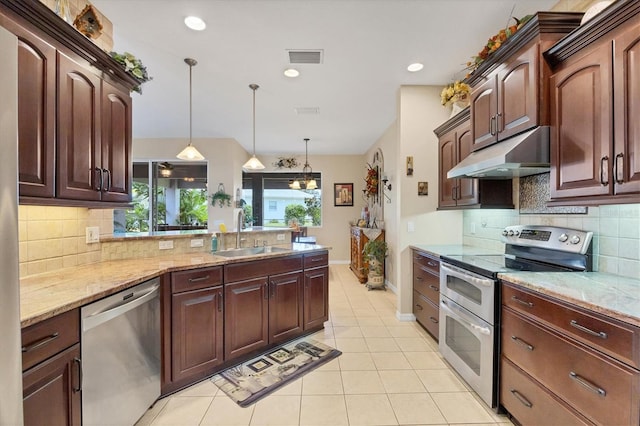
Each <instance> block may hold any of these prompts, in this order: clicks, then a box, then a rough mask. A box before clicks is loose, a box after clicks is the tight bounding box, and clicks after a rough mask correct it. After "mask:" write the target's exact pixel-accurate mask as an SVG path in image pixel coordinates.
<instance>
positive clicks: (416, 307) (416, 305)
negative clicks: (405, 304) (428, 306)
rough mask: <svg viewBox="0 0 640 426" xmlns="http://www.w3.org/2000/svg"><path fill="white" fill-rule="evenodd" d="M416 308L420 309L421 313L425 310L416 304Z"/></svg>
mask: <svg viewBox="0 0 640 426" xmlns="http://www.w3.org/2000/svg"><path fill="white" fill-rule="evenodd" d="M416 308H418V310H419V311H421V310H423V309H424V308H423V307H422V306H420V305H418V304H416Z"/></svg>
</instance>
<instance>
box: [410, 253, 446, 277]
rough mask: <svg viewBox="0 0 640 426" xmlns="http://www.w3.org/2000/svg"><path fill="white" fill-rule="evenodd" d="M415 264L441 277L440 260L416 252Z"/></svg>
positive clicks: (414, 256) (414, 255) (414, 254)
mask: <svg viewBox="0 0 640 426" xmlns="http://www.w3.org/2000/svg"><path fill="white" fill-rule="evenodd" d="M413 262H414V263H418V264H420V265H422V266H424V267H425V268H427V269H428V270H429V271H431V272H433V273H434V274H436V275H437V276H440V261H439V260H438V259H435V258H434V257H431V256H429V255H427V254H425V253H422V252H419V251H415V250H414V251H413Z"/></svg>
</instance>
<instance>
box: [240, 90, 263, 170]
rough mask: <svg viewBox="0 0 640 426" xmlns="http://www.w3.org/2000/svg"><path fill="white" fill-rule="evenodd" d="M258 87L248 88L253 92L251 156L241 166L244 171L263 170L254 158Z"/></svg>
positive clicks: (258, 161) (261, 165)
mask: <svg viewBox="0 0 640 426" xmlns="http://www.w3.org/2000/svg"><path fill="white" fill-rule="evenodd" d="M258 87H260V86H258V85H257V84H250V85H249V88H250V89H251V90H253V156H252V157H251V158H249V161H247V162H246V163H244V165H243V166H242V168H243V169H244V170H262V169H264V164H262V163H261V162H260V160H258V158H257V157H256V90H258Z"/></svg>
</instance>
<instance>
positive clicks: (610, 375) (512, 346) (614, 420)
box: [501, 308, 640, 425]
mask: <svg viewBox="0 0 640 426" xmlns="http://www.w3.org/2000/svg"><path fill="white" fill-rule="evenodd" d="M501 339H502V354H503V356H505V357H507V358H509V359H510V360H511V361H512V362H513V363H514V364H516V365H517V366H519V367H520V368H522V369H523V370H524V371H526V372H527V373H528V374H530V375H531V376H532V377H533V378H534V379H536V380H537V381H539V382H540V383H541V384H542V385H544V386H545V387H547V388H548V389H549V390H550V391H552V392H553V393H555V394H556V395H558V396H559V397H560V398H562V399H563V400H564V401H566V402H567V403H569V404H570V405H571V406H573V407H574V408H575V409H576V410H577V411H579V412H580V413H582V414H583V415H584V416H585V417H587V418H588V419H590V420H592V421H594V422H596V423H602V424H615V425H623V424H624V425H627V424H637V423H638V410H639V409H640V407H638V404H637V395H638V390H639V389H638V388H639V386H640V372H638V371H635V370H633V369H631V368H630V367H628V366H626V365H624V364H622V363H619V362H617V361H615V360H613V359H611V358H609V357H606V356H604V355H601V354H600V353H598V352H595V351H593V350H591V349H589V348H587V347H585V346H583V345H582V344H580V343H577V342H575V341H570V340H567V339H565V338H563V337H561V336H560V335H558V334H557V333H555V332H554V331H551V330H550V329H547V328H544V327H543V326H538V325H536V324H534V323H533V322H531V321H530V320H528V319H526V318H524V317H522V316H520V315H518V314H517V313H515V312H513V311H511V310H509V309H507V308H504V309H502V336H501Z"/></svg>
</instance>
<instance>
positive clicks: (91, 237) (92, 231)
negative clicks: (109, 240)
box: [85, 226, 100, 244]
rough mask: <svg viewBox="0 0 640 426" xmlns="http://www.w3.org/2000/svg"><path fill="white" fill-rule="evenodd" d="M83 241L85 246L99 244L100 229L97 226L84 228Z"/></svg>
mask: <svg viewBox="0 0 640 426" xmlns="http://www.w3.org/2000/svg"><path fill="white" fill-rule="evenodd" d="M85 241H86V243H87V244H93V243H99V242H100V228H99V227H98V226H87V227H86V228H85Z"/></svg>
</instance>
